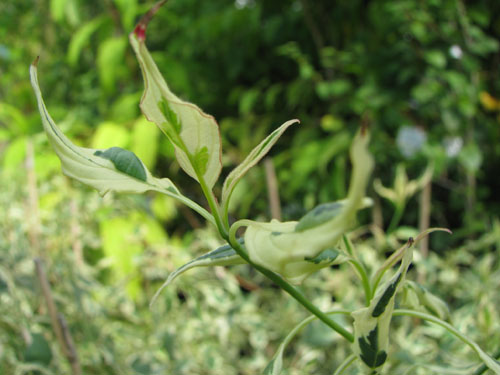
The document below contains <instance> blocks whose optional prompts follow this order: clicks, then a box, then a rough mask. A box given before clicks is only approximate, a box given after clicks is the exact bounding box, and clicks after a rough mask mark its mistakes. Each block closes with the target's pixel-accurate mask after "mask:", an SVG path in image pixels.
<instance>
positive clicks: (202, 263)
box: [151, 238, 245, 305]
mask: <svg viewBox="0 0 500 375" xmlns="http://www.w3.org/2000/svg"><path fill="white" fill-rule="evenodd" d="M238 242H239V243H240V244H242V243H243V239H242V238H241V239H239V240H238ZM244 263H245V261H244V260H243V258H242V257H240V256H239V255H238V254H237V253H236V251H235V250H234V249H233V248H232V247H231V246H229V245H224V246H221V247H219V248H217V249H215V250H212V251H210V252H208V253H206V254H204V255H201V256H199V257H198V258H196V259H193V260H192V261H190V262H188V263H186V264H184V265H183V266H181V267H179V268H177V269H176V270H175V271H174V272H172V273H171V274H170V275H168V278H167V280H165V282H164V283H163V285H162V286H161V287H160V289H158V291H157V292H156V293H155V295H154V296H153V299H152V300H151V305H152V304H153V303H154V302H155V301H156V299H157V298H158V296H159V295H160V293H161V291H162V290H163V289H165V288H166V287H167V286H168V285H170V283H172V282H173V281H174V280H175V279H176V278H177V277H179V276H180V275H182V274H183V273H184V272H186V271H188V270H190V269H192V268H196V267H210V266H230V265H235V264H244Z"/></svg>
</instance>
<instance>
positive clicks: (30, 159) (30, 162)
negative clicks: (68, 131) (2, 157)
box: [25, 138, 42, 256]
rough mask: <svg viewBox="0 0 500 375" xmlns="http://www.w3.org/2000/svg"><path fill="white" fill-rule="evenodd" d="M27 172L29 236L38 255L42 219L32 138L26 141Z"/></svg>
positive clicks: (31, 244) (39, 254)
mask: <svg viewBox="0 0 500 375" xmlns="http://www.w3.org/2000/svg"><path fill="white" fill-rule="evenodd" d="M25 166H26V174H27V177H28V181H27V182H28V202H27V204H28V212H29V221H28V223H29V225H28V238H29V242H30V247H31V250H32V251H33V253H34V254H35V255H36V256H41V255H42V254H41V246H40V236H39V234H40V220H39V217H40V216H39V213H38V188H37V185H36V173H35V151H34V149H33V140H32V139H31V138H30V139H28V141H27V142H26V161H25Z"/></svg>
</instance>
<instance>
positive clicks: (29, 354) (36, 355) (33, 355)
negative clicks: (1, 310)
mask: <svg viewBox="0 0 500 375" xmlns="http://www.w3.org/2000/svg"><path fill="white" fill-rule="evenodd" d="M31 339H32V341H31V343H30V345H29V346H28V347H27V348H26V350H25V351H24V360H25V361H26V362H33V363H39V364H43V365H49V363H50V361H51V360H52V350H51V349H50V346H49V343H48V342H47V340H46V339H45V337H44V336H43V335H42V334H41V333H33V334H32V335H31Z"/></svg>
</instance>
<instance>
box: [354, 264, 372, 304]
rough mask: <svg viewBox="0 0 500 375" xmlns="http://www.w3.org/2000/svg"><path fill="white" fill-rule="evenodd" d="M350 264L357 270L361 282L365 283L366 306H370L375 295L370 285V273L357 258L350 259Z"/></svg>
mask: <svg viewBox="0 0 500 375" xmlns="http://www.w3.org/2000/svg"><path fill="white" fill-rule="evenodd" d="M349 264H350V265H352V266H353V267H354V269H355V270H356V271H357V273H358V276H359V278H360V279H361V283H362V284H363V289H364V290H365V302H366V306H370V301H371V299H372V297H373V295H372V289H371V287H370V280H369V279H368V274H367V273H366V268H365V267H364V266H363V264H362V263H361V262H359V261H358V260H357V259H349Z"/></svg>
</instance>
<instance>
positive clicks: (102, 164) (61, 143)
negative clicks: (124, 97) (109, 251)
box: [30, 60, 214, 222]
mask: <svg viewBox="0 0 500 375" xmlns="http://www.w3.org/2000/svg"><path fill="white" fill-rule="evenodd" d="M37 62H38V60H36V61H35V62H34V63H33V64H32V65H31V68H30V76H31V84H32V86H33V90H34V91H35V94H36V98H37V101H38V108H39V111H40V115H41V117H42V123H43V127H44V130H45V132H46V133H47V137H48V139H49V142H50V144H51V145H52V147H53V148H54V151H55V152H56V154H57V156H59V159H60V160H61V166H62V169H63V172H64V173H65V174H66V175H67V176H68V177H71V178H74V179H75V180H78V181H80V182H82V183H84V184H86V185H89V186H91V187H93V188H95V189H97V190H98V191H99V192H100V194H102V195H103V194H105V193H107V192H108V191H116V192H120V193H143V192H145V191H148V190H155V191H158V192H161V193H163V194H166V195H169V196H171V197H173V198H175V199H178V200H180V201H181V202H183V203H184V204H186V205H187V206H189V207H191V208H192V209H194V210H196V211H197V212H198V213H200V214H201V215H202V216H203V217H205V218H206V219H207V220H209V221H210V222H213V221H214V220H213V217H212V216H211V215H210V214H209V213H208V212H207V211H206V210H205V209H204V208H202V207H200V206H199V205H197V204H196V203H195V202H193V201H191V200H189V199H188V198H186V197H184V196H183V195H182V194H181V193H180V192H179V190H178V189H177V188H176V187H175V185H174V184H173V183H172V181H170V180H169V179H168V178H162V179H159V178H155V177H153V176H152V175H151V173H150V172H149V171H148V169H147V168H146V167H145V166H144V163H143V162H142V161H141V160H140V159H139V158H138V157H137V156H136V155H135V154H134V153H133V152H131V151H127V150H124V149H121V148H119V147H112V148H110V149H107V150H97V149H91V148H84V147H78V146H76V145H74V144H73V143H72V142H71V141H70V140H69V139H68V138H67V137H66V136H65V135H64V134H63V133H62V132H61V130H60V129H59V127H58V126H57V125H56V123H55V122H54V120H53V119H52V117H51V116H50V114H49V112H48V111H47V108H46V107H45V103H44V101H43V97H42V93H41V91H40V87H39V84H38V76H37Z"/></svg>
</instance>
